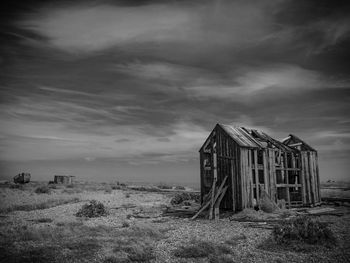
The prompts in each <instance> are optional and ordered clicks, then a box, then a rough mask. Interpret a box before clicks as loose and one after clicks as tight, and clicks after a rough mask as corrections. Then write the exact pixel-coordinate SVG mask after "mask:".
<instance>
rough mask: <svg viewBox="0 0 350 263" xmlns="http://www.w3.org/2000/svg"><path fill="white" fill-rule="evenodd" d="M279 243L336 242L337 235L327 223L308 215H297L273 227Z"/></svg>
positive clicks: (275, 237)
mask: <svg viewBox="0 0 350 263" xmlns="http://www.w3.org/2000/svg"><path fill="white" fill-rule="evenodd" d="M272 234H273V237H274V239H275V240H276V241H277V243H280V244H281V243H289V242H291V241H298V242H303V243H307V244H326V243H328V244H329V243H334V242H335V241H336V240H335V236H334V234H333V233H332V231H331V230H330V228H329V227H328V224H327V223H324V222H320V221H319V220H317V219H315V218H311V217H307V216H301V217H297V218H295V219H292V220H289V221H285V222H283V223H282V224H280V225H277V226H275V227H274V229H273V232H272Z"/></svg>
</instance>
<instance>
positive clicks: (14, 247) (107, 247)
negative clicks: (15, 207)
mask: <svg viewBox="0 0 350 263" xmlns="http://www.w3.org/2000/svg"><path fill="white" fill-rule="evenodd" d="M161 238H164V232H162V231H159V230H157V229H155V228H151V227H147V226H143V225H142V226H132V227H128V228H115V227H106V226H96V227H88V226H86V225H84V223H83V222H61V223H59V224H57V225H55V226H53V225H51V226H45V225H44V226H42V227H39V228H38V227H37V226H15V225H11V226H3V227H0V262H111V263H113V262H149V261H150V260H152V259H154V258H155V253H154V243H155V242H156V241H157V240H160V239H161ZM19 243H20V245H18V244H19ZM106 252H107V253H106Z"/></svg>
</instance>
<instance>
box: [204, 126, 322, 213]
mask: <svg viewBox="0 0 350 263" xmlns="http://www.w3.org/2000/svg"><path fill="white" fill-rule="evenodd" d="M204 146H205V147H204ZM204 146H203V147H202V148H201V150H200V174H201V196H202V198H203V197H204V196H205V195H206V194H207V193H208V192H209V191H210V189H211V188H212V184H213V180H214V176H215V175H216V176H217V181H216V185H217V186H219V185H220V184H221V182H222V181H223V180H224V178H225V176H228V180H227V182H226V185H228V186H229V188H228V190H227V192H226V194H225V196H224V198H223V200H222V201H221V204H220V208H221V209H227V210H231V211H240V210H242V209H244V208H249V207H253V205H254V199H258V198H259V196H260V193H261V190H264V191H265V192H266V193H267V194H268V196H269V197H270V198H271V199H272V200H274V201H275V202H277V201H278V200H281V199H285V201H286V204H287V205H288V207H291V206H297V205H298V204H299V205H300V204H301V203H302V204H303V205H313V204H317V203H319V202H320V201H321V196H320V181H319V175H318V165H317V152H315V151H302V152H299V151H295V152H284V151H283V150H281V149H278V148H264V149H258V148H246V147H241V146H239V145H238V144H237V143H236V142H235V141H234V140H233V139H232V138H231V137H230V136H229V135H228V134H227V133H226V131H225V130H224V129H222V128H221V127H220V126H219V125H217V126H216V127H215V128H214V130H213V131H212V133H211V134H210V135H209V137H208V139H207V141H206V143H205V144H204ZM258 153H260V159H259V163H258V161H257V159H258V157H257V156H258ZM261 156H262V159H261ZM277 160H280V161H277ZM205 163H210V165H209V166H208V167H205ZM214 171H215V172H214ZM277 173H278V176H277ZM259 174H260V177H261V176H262V175H263V182H261V181H262V179H261V178H260V180H259ZM281 176H282V178H284V179H283V180H284V181H283V182H281ZM290 176H291V178H292V181H291V179H290V178H289V177H290ZM277 177H278V178H277ZM294 177H298V181H296V180H297V179H294ZM259 181H260V182H259ZM298 189H299V190H298ZM295 196H297V200H295ZM293 198H294V200H293Z"/></svg>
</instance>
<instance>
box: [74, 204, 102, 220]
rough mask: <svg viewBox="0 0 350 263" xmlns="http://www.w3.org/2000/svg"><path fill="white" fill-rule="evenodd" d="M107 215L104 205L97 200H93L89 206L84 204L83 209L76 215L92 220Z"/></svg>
mask: <svg viewBox="0 0 350 263" xmlns="http://www.w3.org/2000/svg"><path fill="white" fill-rule="evenodd" d="M107 214H108V213H107V209H106V207H105V206H104V204H102V203H101V202H98V201H96V200H92V201H90V203H89V204H84V205H83V207H82V208H81V209H80V210H79V211H78V212H77V213H76V216H78V217H89V218H91V217H100V216H105V215H107Z"/></svg>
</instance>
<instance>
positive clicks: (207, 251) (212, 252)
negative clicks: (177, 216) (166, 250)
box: [174, 240, 231, 258]
mask: <svg viewBox="0 0 350 263" xmlns="http://www.w3.org/2000/svg"><path fill="white" fill-rule="evenodd" d="M230 253H231V250H230V248H229V247H227V246H225V245H216V244H213V243H211V242H207V241H196V240H194V241H192V242H191V244H189V245H187V246H182V247H179V248H177V249H175V251H174V256H175V257H179V258H203V257H209V256H210V257H211V258H217V257H218V256H222V255H225V254H230Z"/></svg>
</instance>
